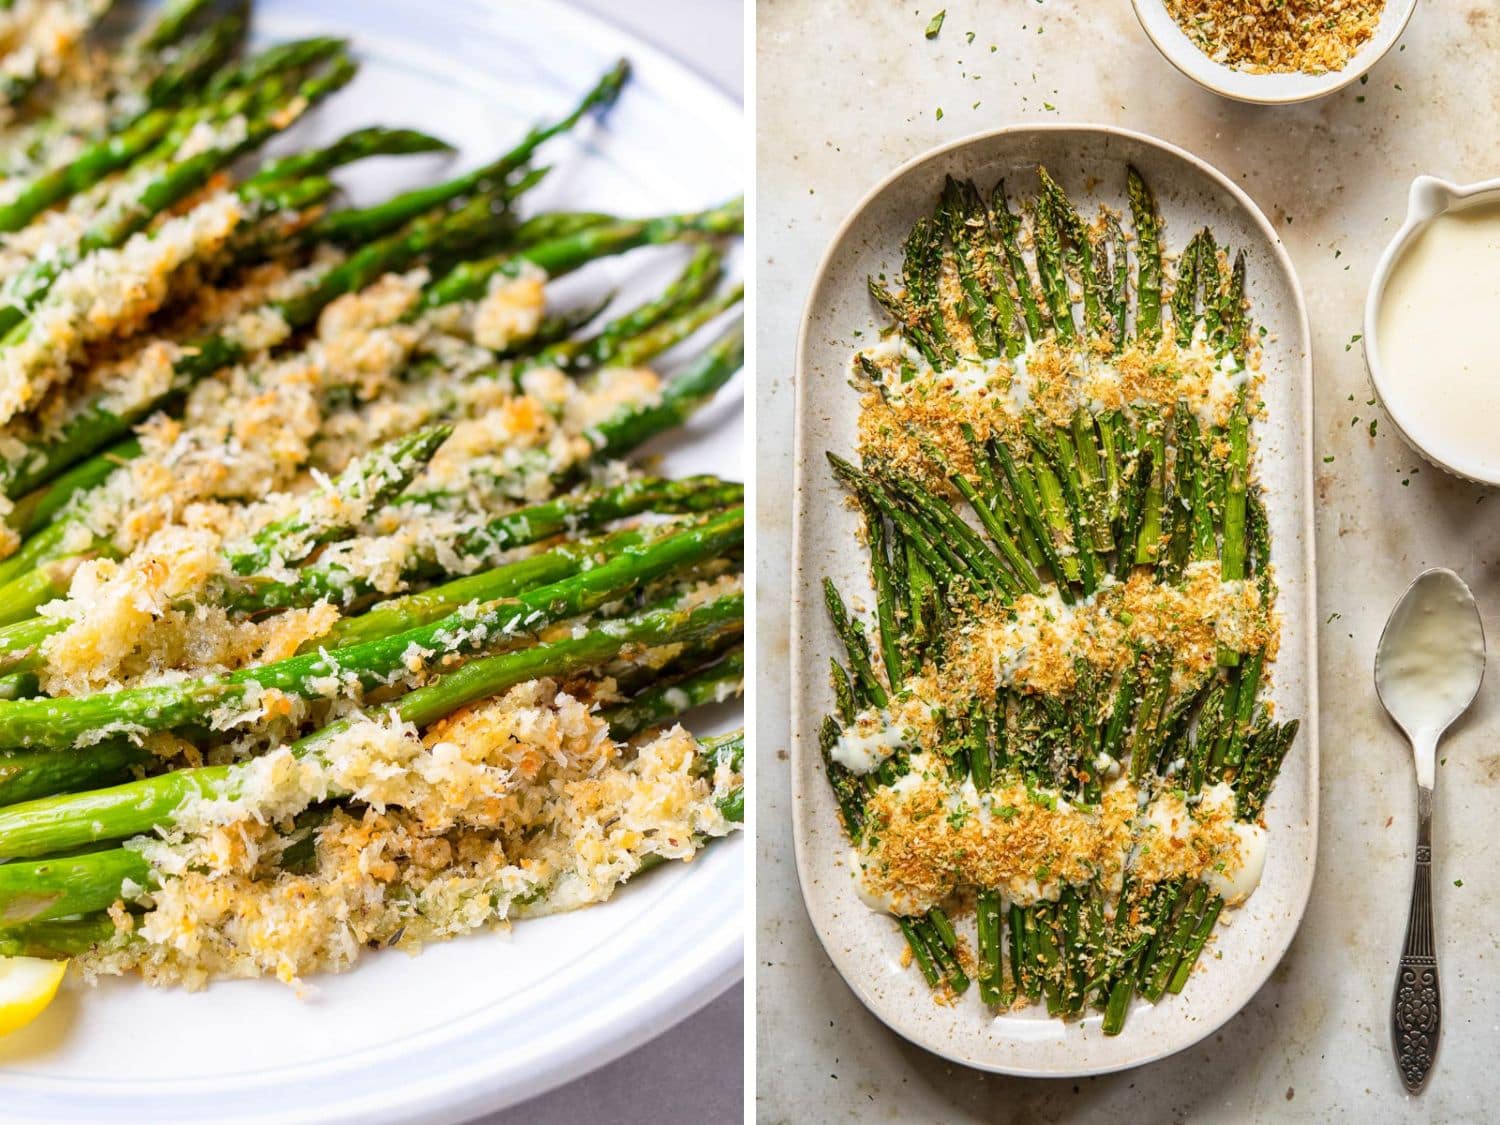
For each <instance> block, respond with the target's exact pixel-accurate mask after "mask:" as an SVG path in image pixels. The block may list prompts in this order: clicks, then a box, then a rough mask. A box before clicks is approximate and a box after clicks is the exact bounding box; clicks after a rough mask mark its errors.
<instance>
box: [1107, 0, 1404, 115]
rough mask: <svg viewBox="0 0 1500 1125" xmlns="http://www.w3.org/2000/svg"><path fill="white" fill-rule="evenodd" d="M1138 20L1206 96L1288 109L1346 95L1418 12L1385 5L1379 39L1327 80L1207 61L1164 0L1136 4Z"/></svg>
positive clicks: (1389, 0) (1396, 2)
mask: <svg viewBox="0 0 1500 1125" xmlns="http://www.w3.org/2000/svg"><path fill="white" fill-rule="evenodd" d="M1132 3H1133V4H1134V6H1135V14H1136V18H1138V19H1139V20H1140V21H1141V26H1142V27H1143V28H1145V29H1146V35H1147V36H1148V37H1149V38H1150V40H1151V42H1152V43H1154V44H1155V45H1156V49H1157V50H1158V51H1160V52H1161V53H1162V55H1163V56H1164V57H1165V58H1166V60H1167V61H1168V62H1169V63H1171V64H1172V65H1173V66H1175V67H1176V68H1177V69H1178V70H1180V71H1182V73H1183V74H1185V75H1187V76H1188V77H1189V78H1191V79H1192V80H1193V81H1194V82H1196V83H1198V85H1200V86H1202V87H1203V88H1204V89H1205V90H1211V91H1213V92H1214V93H1215V94H1219V95H1222V96H1223V97H1226V98H1233V99H1234V100H1235V101H1240V102H1255V103H1257V104H1260V105H1289V104H1291V103H1292V102H1305V101H1311V100H1312V99H1313V98H1321V97H1323V96H1324V95H1325V94H1331V93H1333V92H1334V91H1335V90H1342V89H1343V88H1344V87H1345V86H1347V85H1349V83H1351V82H1353V81H1354V80H1355V79H1356V78H1358V77H1359V76H1360V75H1361V74H1364V73H1365V72H1366V71H1367V70H1369V69H1370V68H1371V67H1372V66H1374V65H1375V64H1376V63H1377V62H1379V61H1380V59H1381V57H1382V56H1383V55H1384V54H1385V53H1386V52H1387V51H1389V50H1390V49H1391V48H1392V47H1393V46H1395V43H1396V40H1397V39H1399V38H1401V33H1402V32H1403V31H1404V30H1406V24H1407V21H1408V20H1410V19H1411V14H1412V12H1414V11H1416V8H1417V0H1386V5H1385V11H1383V12H1382V13H1381V15H1380V26H1378V27H1377V28H1376V29H1375V34H1374V35H1372V36H1370V38H1369V40H1368V41H1367V42H1366V43H1365V44H1364V45H1363V46H1362V47H1360V49H1359V50H1358V51H1356V52H1355V53H1354V57H1353V58H1351V59H1350V60H1349V62H1348V64H1347V65H1345V66H1344V68H1343V69H1342V70H1333V71H1329V72H1328V73H1327V74H1300V73H1295V72H1294V73H1291V74H1248V73H1246V72H1245V71H1243V70H1235V69H1234V68H1233V67H1230V66H1225V65H1224V64H1223V63H1218V62H1214V60H1213V59H1211V58H1209V57H1208V56H1207V55H1205V54H1204V53H1203V52H1202V51H1201V50H1200V49H1199V48H1198V46H1197V44H1195V43H1194V42H1193V41H1192V40H1191V39H1189V38H1188V37H1187V33H1186V32H1184V31H1183V30H1182V28H1181V27H1179V26H1178V25H1177V21H1176V20H1174V19H1173V18H1172V17H1171V15H1170V14H1169V13H1168V12H1167V8H1166V5H1165V4H1164V3H1163V2H1162V0H1132Z"/></svg>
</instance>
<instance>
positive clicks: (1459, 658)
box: [1375, 570, 1484, 734]
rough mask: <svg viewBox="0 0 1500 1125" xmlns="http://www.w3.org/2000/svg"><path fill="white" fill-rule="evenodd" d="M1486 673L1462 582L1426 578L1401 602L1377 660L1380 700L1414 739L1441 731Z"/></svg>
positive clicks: (1445, 576)
mask: <svg viewBox="0 0 1500 1125" xmlns="http://www.w3.org/2000/svg"><path fill="white" fill-rule="evenodd" d="M1483 670H1484V629H1483V626H1481V624H1480V622H1479V614H1478V611H1477V610H1476V609H1475V608H1474V603H1473V601H1472V600H1471V599H1470V597H1469V595H1468V592H1467V591H1466V590H1465V589H1464V587H1463V584H1462V583H1461V582H1460V581H1459V579H1458V578H1457V577H1456V576H1454V575H1452V574H1450V573H1448V572H1447V571H1442V570H1437V571H1433V572H1431V573H1429V574H1425V575H1423V576H1422V577H1421V578H1419V579H1418V580H1417V581H1416V582H1415V583H1413V585H1412V588H1411V589H1410V590H1409V591H1408V592H1407V594H1406V596H1405V597H1404V598H1402V599H1401V602H1400V604H1399V605H1397V607H1396V610H1395V612H1394V613H1392V614H1391V620H1390V623H1389V624H1388V625H1387V626H1386V633H1385V636H1384V638H1383V639H1382V640H1381V643H1380V651H1379V653H1378V654H1377V656H1376V659H1375V680H1376V683H1377V685H1378V686H1379V688H1380V699H1381V702H1383V703H1384V704H1385V707H1386V710H1388V711H1389V712H1390V713H1391V714H1392V715H1393V716H1395V717H1396V718H1397V719H1398V720H1399V721H1400V722H1401V724H1402V725H1403V726H1405V727H1406V728H1407V730H1408V731H1410V732H1411V733H1413V734H1416V733H1417V732H1418V731H1423V730H1426V731H1431V732H1433V733H1434V734H1435V733H1437V732H1438V731H1441V730H1442V729H1443V728H1444V727H1446V726H1447V725H1448V724H1449V723H1451V722H1452V721H1453V720H1454V719H1456V718H1457V717H1458V716H1459V715H1460V714H1461V713H1462V712H1463V710H1464V708H1466V707H1467V706H1468V705H1469V701H1470V699H1472V698H1473V696H1474V690H1475V688H1476V687H1477V686H1478V679H1479V676H1480V675H1481V674H1482V673H1483Z"/></svg>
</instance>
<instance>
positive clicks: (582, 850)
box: [83, 680, 741, 987]
mask: <svg viewBox="0 0 1500 1125" xmlns="http://www.w3.org/2000/svg"><path fill="white" fill-rule="evenodd" d="M703 767H704V763H703V762H702V760H701V758H700V756H699V746H698V743H697V742H696V740H695V739H694V738H693V737H692V736H691V735H690V734H688V733H687V732H686V731H685V730H683V729H682V728H681V727H674V728H672V729H671V730H668V731H666V732H664V733H662V734H660V735H657V736H654V737H652V738H650V739H649V740H648V741H645V742H644V743H643V744H641V745H639V746H635V747H632V746H629V745H626V744H622V743H618V742H615V741H613V740H612V739H610V737H609V735H608V730H607V727H606V724H605V722H604V720H603V719H602V718H601V717H600V716H599V715H598V714H597V713H595V712H593V711H591V710H590V708H589V706H588V705H586V704H584V703H583V702H581V701H580V700H579V699H578V698H577V697H575V696H574V695H572V694H570V693H568V692H565V691H561V690H559V688H558V685H557V684H556V683H554V682H553V681H550V680H533V681H530V682H528V683H525V684H521V685H519V686H517V687H515V688H512V689H511V690H510V691H508V692H506V693H505V694H504V695H503V696H500V697H498V698H496V699H492V700H488V701H486V702H484V703H481V704H477V705H475V706H473V707H471V708H467V709H465V710H463V711H461V712H459V713H457V714H455V715H452V716H450V717H449V718H447V719H445V720H443V721H442V722H439V723H437V724H435V725H434V726H433V727H432V728H430V729H429V730H428V731H427V732H426V733H425V734H424V735H419V734H418V732H417V731H416V730H414V729H413V728H412V727H411V726H410V725H408V724H404V723H401V722H399V721H396V720H395V719H394V718H369V719H364V720H360V721H358V722H355V723H354V724H353V725H352V726H351V727H350V728H349V729H348V730H347V731H346V732H345V733H344V734H343V735H342V736H340V737H339V738H338V739H337V740H336V741H335V742H334V743H332V744H325V745H324V746H322V747H321V748H320V751H319V753H318V755H317V757H316V758H313V757H311V756H310V757H308V758H304V759H300V760H299V759H297V758H295V757H294V756H293V755H292V754H291V753H290V752H289V751H287V750H285V749H282V750H279V751H275V752H273V753H271V754H270V755H267V756H265V757H263V758H259V759H256V760H254V761H252V762H250V763H247V764H245V765H244V766H242V767H241V768H240V770H239V776H240V780H239V782H238V783H237V786H236V788H237V790H238V792H237V794H236V795H235V796H233V797H225V798H220V799H201V800H198V801H196V802H192V803H190V804H189V805H187V806H185V807H184V808H183V809H182V810H181V811H180V812H179V814H178V816H177V818H176V819H177V822H178V825H179V827H178V828H177V829H176V830H174V831H173V832H172V833H171V834H170V835H169V836H168V837H167V838H166V839H164V840H157V839H148V838H142V839H138V840H136V841H133V842H132V845H131V846H133V847H136V848H137V849H139V850H140V851H141V852H142V853H143V854H144V855H145V856H146V857H147V858H148V859H149V861H150V862H151V864H152V867H153V870H154V872H155V873H156V878H157V880H158V885H157V886H155V887H154V888H152V889H149V890H147V889H144V888H141V889H139V893H138V895H137V897H138V900H139V901H140V902H141V903H142V904H144V905H145V906H146V908H147V909H146V913H145V914H144V915H143V916H141V917H140V918H139V919H138V920H133V919H132V917H131V916H130V915H128V914H125V913H124V912H122V911H117V912H116V918H117V920H118V924H119V925H120V927H121V935H120V936H119V938H118V939H117V940H116V942H115V943H114V944H112V945H111V946H108V947H106V948H103V949H99V950H96V951H94V952H93V953H90V954H88V955H86V956H85V957H84V958H83V965H84V968H85V970H86V971H88V972H92V973H121V972H139V973H141V974H142V975H143V976H144V977H146V979H148V980H150V981H152V982H153V983H157V984H183V985H186V986H188V987H201V986H202V985H203V984H205V983H207V981H209V980H210V979H213V978H215V977H225V976H231V977H246V976H268V975H274V976H277V977H278V978H280V979H281V980H283V981H287V982H295V981H298V980H299V979H300V978H301V977H303V976H305V975H307V974H309V973H313V972H322V971H335V972H336V971H340V970H344V969H347V968H349V967H350V966H351V965H352V964H353V963H354V962H355V960H356V959H357V958H358V956H359V955H360V953H361V952H363V951H364V950H366V949H368V948H370V947H379V946H387V945H395V946H399V947H401V948H405V949H409V950H415V949H416V948H419V947H420V946H421V945H422V944H423V943H426V942H429V941H437V940H442V939H445V938H449V937H453V936H457V935H459V934H463V933H467V932H470V931H473V930H476V929H482V928H487V927H491V926H495V925H498V924H503V923H505V922H507V921H509V920H511V919H514V918H518V917H522V916H526V915H535V914H543V913H548V912H551V911H557V910H568V909H573V908H576V907H579V906H583V905H587V904H590V903H597V902H603V901H605V900H607V899H608V898H609V897H610V896H611V895H612V894H613V893H614V891H615V889H616V888H617V887H618V886H619V885H620V884H622V883H624V882H625V881H627V880H628V879H629V878H630V877H631V876H632V875H633V874H635V873H636V872H638V871H639V870H641V868H642V867H643V865H645V864H647V863H654V862H658V861H660V860H663V859H675V860H690V859H692V858H693V856H694V855H695V854H696V853H697V851H698V849H699V848H700V847H701V846H702V842H703V840H704V839H705V838H707V837H712V836H721V835H724V834H726V833H727V832H728V831H730V830H731V828H732V825H731V824H730V823H729V822H728V821H727V820H726V819H725V817H724V814H723V813H722V812H721V810H720V809H719V807H718V804H717V802H718V801H719V800H721V799H722V798H723V797H724V796H725V795H726V794H727V793H728V791H729V789H730V788H731V787H732V786H735V785H738V784H740V780H741V779H740V778H739V775H738V774H735V773H732V772H730V771H728V770H727V769H723V768H721V769H720V770H718V771H717V772H713V771H705V769H704V768H703ZM336 792H337V793H344V794H348V795H350V796H351V797H352V798H353V801H354V804H352V805H349V806H343V807H339V808H337V809H334V810H332V811H328V812H323V811H322V810H315V812H314V814H313V815H312V819H311V820H304V821H301V822H299V821H298V820H297V819H296V818H297V817H298V816H299V814H305V812H306V810H307V809H308V808H309V807H310V806H313V805H314V804H315V803H316V802H318V801H320V800H322V799H323V798H325V797H327V796H328V795H330V794H332V793H336Z"/></svg>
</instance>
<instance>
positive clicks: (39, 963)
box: [0, 957, 68, 1035]
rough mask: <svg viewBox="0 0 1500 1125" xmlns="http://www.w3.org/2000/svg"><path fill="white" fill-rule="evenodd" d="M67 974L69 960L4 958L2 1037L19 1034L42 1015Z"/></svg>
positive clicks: (0, 999) (0, 980) (0, 1014)
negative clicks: (14, 1033) (14, 1032)
mask: <svg viewBox="0 0 1500 1125" xmlns="http://www.w3.org/2000/svg"><path fill="white" fill-rule="evenodd" d="M67 971H68V963H67V962H66V961H47V960H43V959H42V958H40V957H0V1035H9V1034H10V1033H11V1032H12V1031H19V1030H20V1029H21V1028H23V1027H25V1026H26V1025H27V1024H28V1023H30V1022H31V1021H32V1020H34V1019H36V1018H37V1016H39V1015H41V1014H42V1010H43V1009H44V1008H46V1006H47V1005H48V1004H50V1003H52V998H53V997H54V996H56V995H57V986H58V985H60V984H61V983H62V979H63V974H64V973H65V972H67Z"/></svg>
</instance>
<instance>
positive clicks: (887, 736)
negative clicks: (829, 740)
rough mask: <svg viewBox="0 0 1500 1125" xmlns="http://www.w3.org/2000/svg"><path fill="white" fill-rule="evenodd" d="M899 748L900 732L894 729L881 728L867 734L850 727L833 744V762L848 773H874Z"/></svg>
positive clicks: (900, 743)
mask: <svg viewBox="0 0 1500 1125" xmlns="http://www.w3.org/2000/svg"><path fill="white" fill-rule="evenodd" d="M901 746H902V739H901V732H900V731H899V730H897V729H896V728H894V727H881V728H880V729H878V730H874V731H871V732H869V733H868V734H861V733H860V732H859V730H858V729H857V728H855V727H850V728H848V729H847V730H845V731H844V732H843V733H842V734H840V735H839V740H838V741H837V742H835V743H834V744H833V760H834V761H835V762H837V763H838V764H839V765H841V766H843V767H844V768H845V769H847V770H848V771H849V772H850V773H857V774H867V773H874V772H875V771H876V770H878V769H879V768H880V766H881V763H883V762H884V761H886V759H888V758H889V757H890V756H891V755H892V754H894V753H895V752H896V751H897V750H899V749H901Z"/></svg>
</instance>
